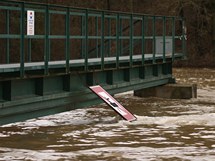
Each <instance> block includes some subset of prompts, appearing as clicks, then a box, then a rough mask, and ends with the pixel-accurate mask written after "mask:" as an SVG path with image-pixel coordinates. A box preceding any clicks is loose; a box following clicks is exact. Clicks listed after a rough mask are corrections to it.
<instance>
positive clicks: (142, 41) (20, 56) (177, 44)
mask: <svg viewBox="0 0 215 161" xmlns="http://www.w3.org/2000/svg"><path fill="white" fill-rule="evenodd" d="M27 11H34V12H35V20H34V22H35V25H34V30H35V33H34V34H33V35H27ZM0 26H1V27H0V68H1V72H3V71H7V70H4V68H5V67H6V66H7V67H10V66H8V65H11V67H12V66H16V65H17V66H18V68H19V72H20V77H24V76H25V71H26V70H27V69H26V65H27V64H28V65H29V64H30V63H31V64H33V63H35V65H37V64H39V63H42V64H43V70H44V74H45V75H48V74H49V69H50V64H51V62H55V63H58V62H60V63H59V64H61V67H62V68H65V72H66V73H68V72H70V71H71V66H72V63H73V61H72V60H80V63H81V62H84V63H83V64H84V65H83V66H84V67H83V68H82V69H83V70H84V71H88V70H89V64H90V61H91V62H92V61H93V59H94V60H97V61H98V60H99V62H100V68H101V70H104V69H105V68H106V67H107V66H106V58H108V57H111V58H113V60H114V61H115V63H114V65H115V66H114V67H115V68H120V65H121V64H120V58H121V57H122V56H124V57H125V56H127V57H128V63H127V64H126V65H127V66H129V67H132V66H133V65H134V56H135V55H140V56H141V65H144V63H145V58H146V56H147V54H148V55H151V63H156V62H157V60H156V59H157V55H159V56H160V57H162V61H163V62H164V63H165V61H166V58H167V57H169V56H170V57H171V59H172V60H174V59H175V57H176V55H177V54H180V56H181V58H182V56H185V54H186V52H185V49H186V42H185V39H186V35H185V34H186V33H185V25H184V20H183V18H180V17H174V16H154V15H143V14H135V13H123V12H114V11H103V10H94V9H84V8H74V7H69V6H59V5H51V4H40V3H29V2H18V1H10V0H5V1H1V2H0ZM35 69H36V67H35Z"/></svg>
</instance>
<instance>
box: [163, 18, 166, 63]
mask: <svg viewBox="0 0 215 161" xmlns="http://www.w3.org/2000/svg"><path fill="white" fill-rule="evenodd" d="M163 63H166V17H165V16H164V17H163Z"/></svg>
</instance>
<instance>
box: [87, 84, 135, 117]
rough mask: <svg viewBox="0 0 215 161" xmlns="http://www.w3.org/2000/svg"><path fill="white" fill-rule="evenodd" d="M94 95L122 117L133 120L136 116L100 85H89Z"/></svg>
mask: <svg viewBox="0 0 215 161" xmlns="http://www.w3.org/2000/svg"><path fill="white" fill-rule="evenodd" d="M89 88H90V89H91V90H92V91H93V92H94V93H95V94H96V95H98V96H99V97H100V98H101V99H102V100H103V101H104V102H105V103H107V104H108V105H109V106H110V107H112V108H113V109H114V110H115V111H116V112H117V113H118V114H119V115H120V116H121V117H122V118H124V119H125V120H127V121H134V120H136V119H137V118H136V117H135V116H134V115H133V114H131V113H130V112H129V111H128V110H126V109H125V108H124V107H123V106H122V105H121V104H120V103H119V102H117V101H116V100H115V99H114V98H113V97H112V96H111V95H110V94H109V93H107V92H106V91H105V90H104V89H103V88H102V87H101V86H99V85H98V86H91V87H89Z"/></svg>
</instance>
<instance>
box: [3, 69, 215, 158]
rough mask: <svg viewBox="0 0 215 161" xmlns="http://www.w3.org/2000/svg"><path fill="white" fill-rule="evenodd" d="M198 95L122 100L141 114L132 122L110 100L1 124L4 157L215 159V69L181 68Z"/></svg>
mask: <svg viewBox="0 0 215 161" xmlns="http://www.w3.org/2000/svg"><path fill="white" fill-rule="evenodd" d="M174 75H175V77H176V78H177V82H180V83H185V82H186V83H197V84H198V87H199V89H198V98H197V99H191V100H169V99H159V98H138V97H134V96H133V95H132V92H128V93H124V94H120V95H117V96H116V98H117V100H118V101H119V102H121V103H122V104H123V105H124V106H125V107H127V108H128V109H129V110H130V111H132V112H133V113H134V114H135V115H136V116H137V118H138V119H137V121H134V122H131V123H129V122H126V121H124V120H122V119H121V118H119V117H118V116H116V114H115V112H114V111H112V110H111V109H110V108H109V107H107V106H106V105H105V104H102V105H99V106H96V107H91V108H87V109H78V110H75V111H71V112H66V113H61V114H58V115H52V116H48V117H43V118H38V119H33V120H29V121H26V122H21V123H15V124H10V125H7V126H3V127H0V160H8V161H9V160H83V161H85V160H86V161H89V160H93V161H96V160H113V161H115V160H120V161H121V160H122V161H131V160H132V161H143V160H170V161H172V160H196V161H199V160H215V99H214V95H215V71H214V70H210V69H175V70H174Z"/></svg>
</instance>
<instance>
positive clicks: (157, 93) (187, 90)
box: [134, 84, 197, 99]
mask: <svg viewBox="0 0 215 161" xmlns="http://www.w3.org/2000/svg"><path fill="white" fill-rule="evenodd" d="M134 95H135V96H138V97H159V98H167V99H190V98H197V85H196V84H192V85H182V84H167V85H163V86H157V87H151V88H146V89H141V90H135V91H134Z"/></svg>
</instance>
